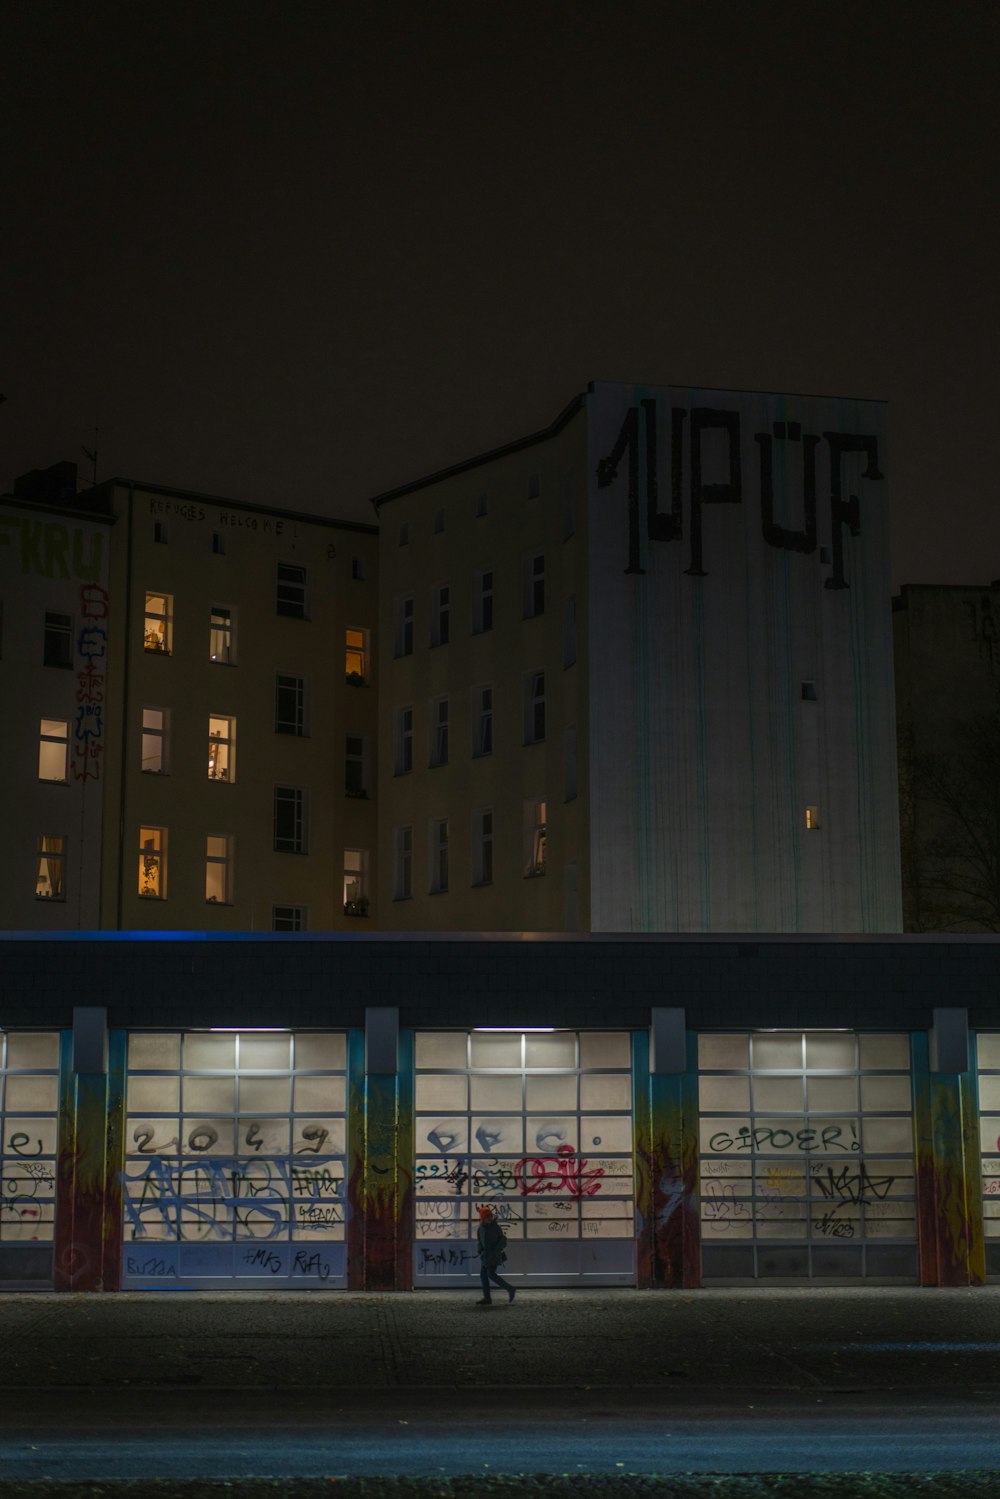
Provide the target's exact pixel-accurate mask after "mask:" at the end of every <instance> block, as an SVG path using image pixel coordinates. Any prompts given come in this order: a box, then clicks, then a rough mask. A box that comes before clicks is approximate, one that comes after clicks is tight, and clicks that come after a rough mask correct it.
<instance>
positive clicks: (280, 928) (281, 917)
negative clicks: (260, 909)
mask: <svg viewBox="0 0 1000 1499" xmlns="http://www.w3.org/2000/svg"><path fill="white" fill-rule="evenodd" d="M307 917H308V913H307V910H306V907H305V906H272V907H271V930H272V931H273V932H305V931H308V929H309V927H308V919H307Z"/></svg>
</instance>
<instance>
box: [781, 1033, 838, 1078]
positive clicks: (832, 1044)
mask: <svg viewBox="0 0 1000 1499" xmlns="http://www.w3.org/2000/svg"><path fill="white" fill-rule="evenodd" d="M758 1065H759V1064H758ZM857 1065H858V1050H857V1039H856V1037H855V1036H854V1033H853V1032H849V1033H848V1032H838V1031H814V1032H810V1034H808V1035H807V1036H806V1070H807V1071H810V1072H811V1071H813V1070H815V1069H816V1068H823V1069H825V1070H827V1071H832V1070H835V1071H838V1072H845V1071H846V1072H853V1071H854V1070H855V1068H856V1067H857Z"/></svg>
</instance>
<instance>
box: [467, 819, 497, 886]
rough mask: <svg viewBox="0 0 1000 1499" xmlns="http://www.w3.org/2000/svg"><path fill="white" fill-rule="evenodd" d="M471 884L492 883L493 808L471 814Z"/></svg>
mask: <svg viewBox="0 0 1000 1499" xmlns="http://www.w3.org/2000/svg"><path fill="white" fill-rule="evenodd" d="M472 883H473V884H474V885H491V884H492V883H493V808H492V807H483V808H482V809H481V810H480V811H478V812H473V814H472Z"/></svg>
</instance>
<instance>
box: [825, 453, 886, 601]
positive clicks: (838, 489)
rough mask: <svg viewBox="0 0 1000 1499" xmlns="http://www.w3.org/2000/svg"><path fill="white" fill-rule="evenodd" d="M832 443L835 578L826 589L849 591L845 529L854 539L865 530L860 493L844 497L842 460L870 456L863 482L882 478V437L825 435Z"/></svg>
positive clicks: (832, 519)
mask: <svg viewBox="0 0 1000 1499" xmlns="http://www.w3.org/2000/svg"><path fill="white" fill-rule="evenodd" d="M823 436H824V437H825V438H826V440H827V442H828V443H829V444H830V529H831V531H832V533H833V537H832V539H833V576H832V577H830V578H827V580H826V582H825V583H824V584H823V587H824V588H849V587H850V584H849V583H848V582H847V579H846V578H845V577H844V537H843V533H842V531H841V527H842V526H847V528H848V530H849V531H850V533H851V535H852V536H857V534H858V532H859V531H860V530H861V507H860V503H859V501H858V497H857V495H856V494H852V495H848V497H847V499H846V500H845V499H844V497H843V485H844V478H843V474H842V472H841V459H842V457H843V455H844V454H845V453H866V454H867V455H868V467H867V468H866V469H865V470H864V472H863V474H862V475H861V477H862V479H882V478H884V477H885V476H884V475H883V474H882V473H880V472H879V466H878V438H877V437H871V436H867V435H866V434H863V433H851V432H824V433H823Z"/></svg>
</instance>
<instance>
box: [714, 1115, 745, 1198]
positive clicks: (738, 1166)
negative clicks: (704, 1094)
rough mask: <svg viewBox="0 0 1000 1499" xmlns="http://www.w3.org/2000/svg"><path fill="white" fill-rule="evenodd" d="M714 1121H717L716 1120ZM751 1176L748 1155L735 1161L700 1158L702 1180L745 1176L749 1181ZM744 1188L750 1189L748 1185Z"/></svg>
mask: <svg viewBox="0 0 1000 1499" xmlns="http://www.w3.org/2000/svg"><path fill="white" fill-rule="evenodd" d="M716 1122H718V1121H716ZM752 1176H753V1161H752V1160H751V1159H750V1157H749V1156H747V1157H745V1158H744V1159H743V1160H737V1161H716V1160H711V1159H709V1160H706V1159H705V1158H704V1157H702V1160H701V1177H702V1181H708V1180H709V1179H710V1178H712V1177H715V1178H717V1179H725V1180H727V1181H728V1180H730V1179H732V1178H743V1177H746V1178H747V1179H748V1181H749V1179H750V1178H751V1177H752ZM746 1190H747V1191H748V1192H749V1191H750V1187H749V1186H747V1189H746Z"/></svg>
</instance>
